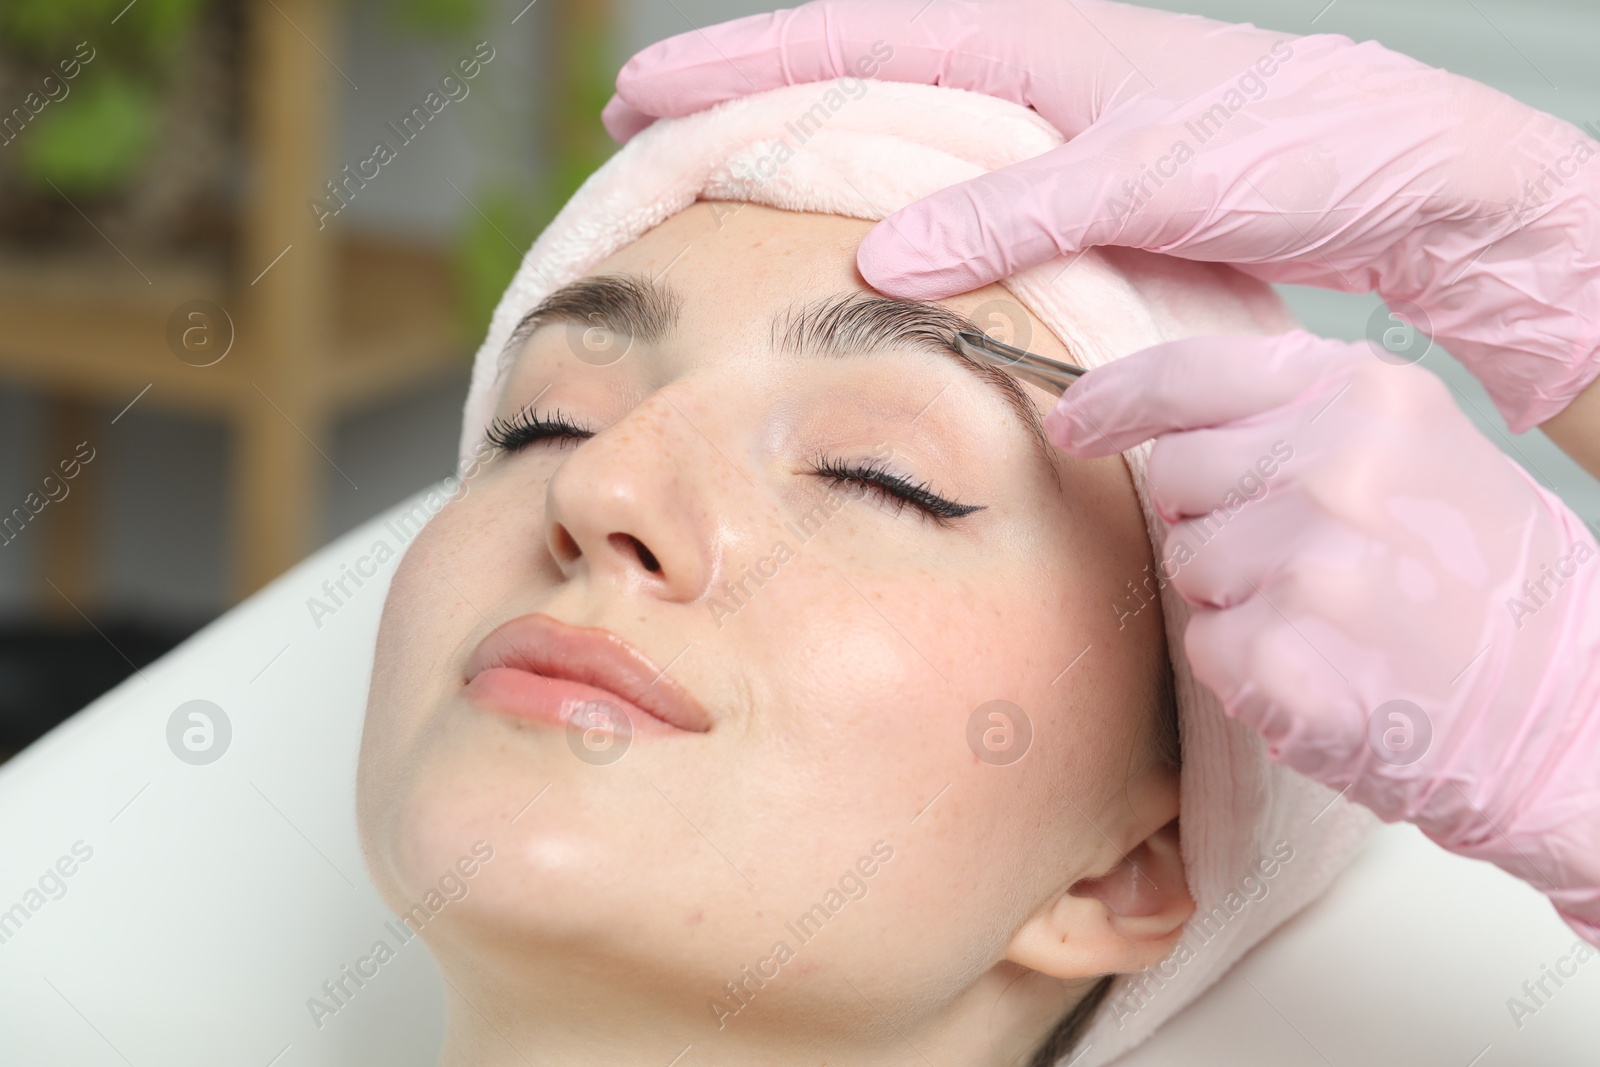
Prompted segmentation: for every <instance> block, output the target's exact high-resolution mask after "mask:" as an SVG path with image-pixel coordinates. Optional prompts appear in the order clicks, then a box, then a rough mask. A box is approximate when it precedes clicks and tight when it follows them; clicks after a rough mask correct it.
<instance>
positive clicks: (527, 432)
mask: <svg viewBox="0 0 1600 1067" xmlns="http://www.w3.org/2000/svg"><path fill="white" fill-rule="evenodd" d="M593 436H594V431H593V430H591V429H589V428H588V427H587V426H584V425H582V424H581V423H578V422H576V421H575V420H574V419H573V418H572V417H571V416H570V415H565V414H563V413H562V412H561V411H560V410H559V409H558V410H556V411H555V412H553V413H551V414H549V415H540V414H539V413H538V412H536V411H534V409H533V405H531V404H530V405H529V406H527V407H525V408H523V409H522V410H521V411H518V412H517V413H516V414H514V415H507V416H503V417H500V418H496V419H495V420H494V421H493V422H492V423H490V424H489V429H488V430H487V431H486V432H485V433H484V438H485V439H486V440H487V441H488V442H489V443H490V444H491V445H493V446H494V447H495V449H496V450H497V451H500V452H506V453H512V452H520V451H522V450H523V449H524V448H527V447H528V446H529V445H532V444H537V443H538V442H540V441H547V440H552V439H553V440H555V441H556V444H557V447H564V446H565V444H566V442H567V441H572V442H573V443H574V445H578V444H582V443H583V442H584V441H586V440H588V439H589V438H591V437H593Z"/></svg>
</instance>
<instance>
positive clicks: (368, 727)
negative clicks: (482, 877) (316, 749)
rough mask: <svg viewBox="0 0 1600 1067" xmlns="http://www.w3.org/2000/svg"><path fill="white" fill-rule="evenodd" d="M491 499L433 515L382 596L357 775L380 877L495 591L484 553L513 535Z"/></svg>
mask: <svg viewBox="0 0 1600 1067" xmlns="http://www.w3.org/2000/svg"><path fill="white" fill-rule="evenodd" d="M480 502H481V503H480ZM484 503H487V494H480V493H476V492H475V493H472V494H469V495H468V496H466V497H464V498H462V499H459V500H456V501H454V502H452V503H450V504H448V505H446V506H445V507H444V508H443V509H442V510H441V511H440V512H439V513H438V514H437V515H436V516H434V517H433V519H432V520H431V521H430V522H429V523H428V524H427V525H426V526H424V527H423V528H422V529H421V530H420V531H419V532H418V533H417V534H416V535H415V537H414V538H413V539H412V541H411V542H410V544H409V545H407V546H405V549H404V553H405V554H404V556H403V557H402V559H401V560H400V562H399V565H398V566H397V567H396V570H395V575H394V579H393V581H392V582H391V583H390V585H389V592H388V596H387V597H386V599H385V600H384V605H383V616H382V619H381V622H380V624H379V629H378V638H377V644H376V647H375V649H374V651H373V659H372V682H371V687H370V689H369V693H368V698H367V710H366V719H365V723H364V725H363V727H362V733H361V755H360V761H359V763H358V766H357V783H356V784H357V815H358V820H359V824H360V831H361V836H362V843H363V847H364V848H365V849H366V851H367V855H368V861H369V864H370V865H371V866H372V867H373V870H374V873H375V875H376V876H378V877H379V881H380V884H382V882H383V874H384V872H385V871H386V870H388V869H390V867H391V866H392V864H393V861H394V859H395V856H394V854H395V852H396V850H397V842H398V841H399V840H400V839H401V838H403V837H404V836H405V834H407V833H409V832H411V830H412V829H413V828H411V827H407V826H404V825H402V823H403V822H404V821H405V820H406V819H407V818H408V816H406V815H404V811H405V809H406V805H407V804H408V803H409V802H410V799H411V798H412V797H413V794H414V793H415V792H416V791H417V789H418V788H420V785H419V779H420V778H422V777H424V775H423V772H422V764H423V762H424V757H425V756H426V755H427V752H428V750H429V748H430V747H432V746H433V745H434V744H435V742H436V741H437V738H433V737H432V734H431V733H430V731H432V730H434V729H435V727H436V724H435V723H434V722H433V721H432V720H433V719H434V718H435V716H436V713H437V710H438V709H439V708H441V707H442V706H443V705H444V704H445V703H446V700H447V699H448V696H449V694H450V692H451V690H453V689H454V688H455V687H456V686H457V685H459V683H460V678H459V666H460V661H461V657H462V655H463V652H462V645H463V642H464V641H465V640H466V639H467V637H468V636H469V635H470V634H471V633H473V627H474V626H475V624H476V623H477V621H478V619H479V616H478V614H477V609H476V608H475V607H474V605H473V603H472V601H473V600H474V598H485V599H487V598H488V597H489V595H490V592H491V591H489V590H486V589H484V588H482V586H483V577H482V575H483V574H484V572H486V571H494V570H495V569H496V568H491V567H489V566H487V564H486V561H487V560H488V559H491V558H493V557H492V556H491V555H489V554H490V553H493V552H494V551H495V548H494V547H493V542H495V541H496V540H498V539H503V538H504V537H505V536H507V534H506V532H505V527H504V525H503V524H497V523H496V522H495V521H494V519H493V517H492V515H491V514H489V513H488V512H487V509H486V508H485V507H484V506H483V504H484ZM457 590H459V593H458V592H457ZM464 598H465V599H464ZM479 607H481V608H482V610H486V611H492V610H494V609H493V608H491V607H489V606H487V604H481V605H479ZM452 847H455V846H454V845H452ZM443 862H448V858H446V860H444V861H443ZM441 869H442V868H441ZM438 873H439V872H437V871H435V872H433V876H437V874H438Z"/></svg>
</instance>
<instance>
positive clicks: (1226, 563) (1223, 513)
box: [1157, 495, 1315, 608]
mask: <svg viewBox="0 0 1600 1067" xmlns="http://www.w3.org/2000/svg"><path fill="white" fill-rule="evenodd" d="M1314 536H1315V531H1312V530H1308V529H1307V528H1306V512H1305V509H1304V508H1303V507H1302V506H1300V504H1299V502H1297V501H1294V500H1293V499H1292V498H1290V497H1288V496H1287V495H1280V496H1277V497H1269V496H1261V497H1257V498H1256V499H1254V500H1246V501H1243V502H1241V503H1239V504H1238V506H1237V507H1234V508H1229V507H1226V506H1223V507H1219V508H1217V510H1215V511H1213V512H1211V513H1210V514H1207V515H1201V516H1198V517H1196V518H1193V519H1188V520H1185V521H1183V522H1180V523H1177V524H1176V525H1174V526H1173V527H1172V528H1171V529H1170V530H1168V531H1167V536H1166V539H1165V541H1164V543H1163V545H1162V549H1161V560H1160V562H1159V563H1158V564H1157V572H1158V574H1159V575H1160V577H1161V578H1163V579H1164V580H1166V581H1169V582H1171V583H1172V586H1173V588H1174V589H1176V590H1177V591H1178V595H1180V596H1181V597H1183V599H1184V600H1186V601H1187V602H1188V603H1190V604H1191V605H1195V606H1198V607H1206V608H1227V607H1232V606H1233V605H1235V604H1242V603H1244V602H1245V601H1246V600H1248V599H1250V598H1251V597H1252V596H1256V595H1258V593H1259V590H1261V589H1263V588H1266V587H1268V586H1270V585H1273V584H1274V583H1275V582H1276V581H1277V580H1278V579H1279V578H1280V577H1281V576H1282V575H1283V574H1285V573H1286V571H1287V570H1288V569H1289V568H1290V567H1292V566H1293V564H1294V561H1295V560H1296V559H1297V558H1298V555H1299V553H1300V552H1301V550H1302V547H1303V545H1304V544H1305V542H1306V541H1307V540H1308V539H1309V538H1312V537H1314Z"/></svg>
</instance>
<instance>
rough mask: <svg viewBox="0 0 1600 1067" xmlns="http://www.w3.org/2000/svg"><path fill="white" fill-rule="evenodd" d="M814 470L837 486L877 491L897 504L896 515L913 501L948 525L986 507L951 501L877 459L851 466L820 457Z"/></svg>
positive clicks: (925, 513)
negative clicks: (891, 469) (888, 467)
mask: <svg viewBox="0 0 1600 1067" xmlns="http://www.w3.org/2000/svg"><path fill="white" fill-rule="evenodd" d="M811 469H812V472H813V473H815V474H818V475H821V476H822V477H824V478H826V479H828V480H829V481H830V482H832V483H833V484H834V485H840V484H844V483H851V484H855V485H860V486H862V487H863V488H864V489H866V490H868V491H869V492H872V493H875V494H876V495H877V496H878V498H879V499H880V500H882V501H883V502H884V503H886V504H890V505H892V506H893V507H894V513H895V514H896V515H899V514H900V512H901V511H902V510H904V508H905V507H906V505H908V504H909V505H910V506H912V507H914V508H916V509H917V510H918V511H919V512H921V513H922V514H923V515H925V516H927V517H928V518H930V519H932V520H933V521H934V522H935V523H937V524H938V525H940V526H948V525H949V524H950V522H951V520H953V519H960V518H964V517H965V516H967V515H971V514H972V513H973V512H975V511H982V510H983V508H984V505H982V504H961V503H957V502H956V501H954V500H947V499H945V498H944V497H942V496H940V495H939V494H937V493H935V492H933V491H932V490H930V489H929V488H928V483H927V482H913V481H912V480H911V479H910V478H907V477H906V476H905V475H903V474H895V473H893V472H892V471H890V470H888V469H887V468H886V467H884V466H883V465H882V463H880V462H879V461H876V460H874V461H871V462H868V463H865V464H856V465H851V464H847V463H845V462H843V461H841V460H836V459H826V458H824V457H821V456H819V457H817V458H816V459H815V460H813V461H812V464H811Z"/></svg>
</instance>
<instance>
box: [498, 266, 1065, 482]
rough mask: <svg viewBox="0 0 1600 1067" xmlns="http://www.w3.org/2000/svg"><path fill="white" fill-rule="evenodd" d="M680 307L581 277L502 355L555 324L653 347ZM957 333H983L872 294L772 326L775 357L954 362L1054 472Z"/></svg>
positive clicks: (647, 291) (830, 300) (1024, 417)
mask: <svg viewBox="0 0 1600 1067" xmlns="http://www.w3.org/2000/svg"><path fill="white" fill-rule="evenodd" d="M682 307H683V301H682V298H680V297H679V296H678V295H677V294H676V293H674V292H673V291H672V290H671V289H670V288H668V287H667V286H665V285H661V284H659V283H657V282H655V281H652V280H651V279H649V278H645V277H636V276H633V275H626V274H605V275H596V276H594V277H589V278H580V279H579V280H577V281H575V282H572V283H571V284H568V285H564V286H562V287H561V288H560V289H557V290H556V291H555V292H553V293H551V294H550V295H549V296H547V297H545V298H544V299H543V300H542V301H540V302H539V304H538V306H536V307H535V308H534V309H533V310H532V311H530V312H528V313H527V314H526V315H524V316H523V317H522V320H521V321H520V322H518V323H517V326H516V329H514V330H513V331H512V333H511V337H510V339H509V340H508V341H507V342H506V348H505V351H506V353H507V354H508V355H509V354H510V353H511V352H514V351H515V350H516V349H518V348H519V347H520V346H521V345H522V343H523V342H524V341H526V340H527V338H528V336H529V335H530V334H532V333H533V332H534V331H535V330H537V329H538V328H539V327H541V326H544V325H546V324H548V323H552V322H569V323H578V324H582V325H587V326H600V327H603V328H605V329H608V330H611V331H613V332H615V333H625V334H628V335H630V336H632V337H634V338H635V339H637V340H640V341H643V342H645V343H646V344H653V343H655V342H658V341H661V340H664V339H666V338H667V337H669V336H670V335H671V334H672V331H673V330H674V328H675V327H676V326H677V323H678V313H679V311H680V310H681V309H682ZM959 330H973V331H977V332H983V331H982V330H981V329H980V327H979V326H978V325H977V324H976V323H974V322H973V321H972V320H971V319H969V318H967V317H966V316H965V315H961V314H958V313H957V312H955V311H952V310H950V309H949V308H947V307H945V306H943V305H942V304H932V303H925V302H923V301H920V300H895V299H891V298H890V297H886V296H879V295H877V294H874V293H842V294H839V295H836V296H829V297H824V298H822V299H819V300H813V301H810V302H808V303H804V304H799V305H796V306H794V307H791V308H789V309H787V310H786V311H783V312H780V313H779V314H778V315H776V316H775V317H774V318H773V320H772V326H771V331H772V345H773V348H774V350H776V351H778V352H780V353H783V354H786V355H791V356H823V357H849V356H857V355H871V354H875V353H879V352H888V351H893V350H897V349H907V348H909V349H913V350H916V351H922V352H932V353H934V354H936V355H941V356H947V357H949V358H950V359H953V360H954V361H955V362H957V363H959V364H960V365H961V366H963V367H965V368H966V369H967V370H969V371H971V372H972V373H973V374H976V375H977V376H978V377H979V378H981V379H983V380H984V381H985V382H987V383H989V384H990V385H991V386H993V387H994V388H995V389H996V390H998V391H999V392H1000V394H1001V396H1002V398H1003V399H1004V400H1005V401H1006V403H1007V404H1008V405H1009V406H1010V408H1011V409H1012V411H1014V412H1015V413H1016V415H1017V417H1018V418H1019V419H1020V420H1021V421H1022V425H1023V427H1024V428H1025V429H1026V430H1027V431H1028V434H1029V436H1030V437H1031V438H1032V439H1033V441H1034V444H1035V446H1036V447H1037V448H1038V450H1039V454H1040V456H1041V457H1042V458H1044V460H1045V462H1046V463H1047V464H1048V465H1050V466H1051V468H1052V470H1053V469H1054V464H1053V463H1051V461H1050V454H1051V451H1050V447H1049V440H1048V438H1046V437H1045V433H1044V423H1043V422H1042V421H1041V419H1040V418H1039V411H1038V409H1037V408H1035V407H1034V406H1033V401H1032V400H1031V399H1030V398H1029V396H1028V394H1027V392H1026V391H1025V390H1024V389H1023V387H1022V385H1021V383H1019V382H1018V381H1017V379H1016V378H1014V377H1012V376H1011V375H1009V374H1007V373H1006V372H1005V371H1003V370H1001V369H999V368H998V367H992V366H990V365H988V364H986V363H981V362H979V361H977V360H975V359H973V358H971V357H970V356H968V355H966V354H965V353H963V352H961V351H960V350H959V349H957V348H956V347H955V345H954V344H953V340H954V337H955V334H956V332H957V331H959Z"/></svg>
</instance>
